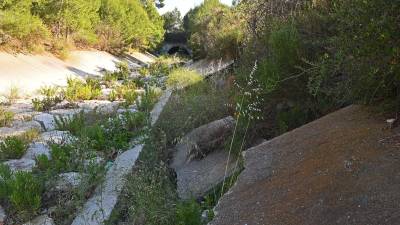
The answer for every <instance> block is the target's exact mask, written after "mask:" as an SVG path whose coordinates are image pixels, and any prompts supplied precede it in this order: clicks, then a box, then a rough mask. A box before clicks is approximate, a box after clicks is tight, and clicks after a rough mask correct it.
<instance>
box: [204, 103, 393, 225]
mask: <svg viewBox="0 0 400 225" xmlns="http://www.w3.org/2000/svg"><path fill="white" fill-rule="evenodd" d="M382 121H384V118H382V115H379V114H376V113H374V111H373V110H371V108H367V107H363V106H354V105H353V106H349V107H346V108H344V109H341V110H339V111H336V112H334V113H331V114H329V115H327V116H324V117H322V118H320V119H318V120H316V121H313V122H311V123H309V124H306V125H304V126H301V127H299V128H297V129H294V130H292V131H290V132H288V133H285V134H283V135H281V136H279V137H276V138H274V139H272V140H269V141H268V142H264V143H262V144H261V145H259V146H256V147H254V148H251V149H248V150H247V151H245V154H244V159H243V161H244V170H243V171H242V172H241V174H240V175H239V177H238V179H237V181H236V183H235V184H234V186H233V187H232V188H230V190H229V191H228V193H227V194H225V195H224V196H223V197H222V198H221V199H220V200H219V202H218V204H217V206H216V207H215V208H214V211H215V217H214V219H213V221H212V222H210V223H209V225H244V224H249V225H256V224H271V225H272V224H279V225H292V224H308V225H320V224H368V225H381V224H385V225H397V224H400V217H399V212H400V204H399V202H400V192H399V190H400V176H399V174H400V166H399V165H400V163H399V162H400V158H399V145H398V143H399V136H398V134H394V132H398V131H396V130H388V129H385V128H386V126H387V124H385V123H383V122H382ZM345 160H347V161H348V162H344V161H345ZM344 164H345V165H344Z"/></svg>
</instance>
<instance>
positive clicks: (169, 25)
mask: <svg viewBox="0 0 400 225" xmlns="http://www.w3.org/2000/svg"><path fill="white" fill-rule="evenodd" d="M163 17H164V29H165V30H166V31H167V32H176V31H183V20H182V17H181V12H179V10H178V9H177V8H175V9H174V10H172V11H170V12H167V13H165V14H164V15H163Z"/></svg>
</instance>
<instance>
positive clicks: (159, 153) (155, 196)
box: [106, 129, 177, 225]
mask: <svg viewBox="0 0 400 225" xmlns="http://www.w3.org/2000/svg"><path fill="white" fill-rule="evenodd" d="M164 137H165V134H164V133H163V132H161V131H160V130H159V129H154V130H152V131H151V133H150V137H149V139H147V140H146V144H145V146H144V149H143V151H142V152H141V154H140V156H139V159H138V161H137V165H136V168H135V170H134V171H133V172H132V173H131V174H129V175H128V177H127V183H126V186H125V188H124V190H123V192H122V194H121V198H120V201H119V203H118V205H117V207H116V209H115V210H114V211H113V215H112V216H111V219H110V220H109V221H108V223H106V224H117V223H118V222H117V221H125V222H126V223H128V224H133V223H135V224H136V223H140V224H148V225H158V224H165V225H173V224H175V223H174V222H175V212H174V209H175V207H174V205H175V203H176V200H177V196H176V194H175V184H174V182H173V181H172V176H171V174H170V170H169V169H168V166H167V164H166V162H165V159H166V158H165V154H166V149H165V138H164ZM133 206H134V207H133Z"/></svg>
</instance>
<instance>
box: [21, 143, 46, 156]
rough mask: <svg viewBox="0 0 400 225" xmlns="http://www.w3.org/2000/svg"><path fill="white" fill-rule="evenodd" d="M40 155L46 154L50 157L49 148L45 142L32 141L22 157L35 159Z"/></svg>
mask: <svg viewBox="0 0 400 225" xmlns="http://www.w3.org/2000/svg"><path fill="white" fill-rule="evenodd" d="M40 155H46V156H47V157H48V158H50V148H49V146H48V145H47V144H45V143H42V142H34V143H32V144H30V145H29V148H28V150H27V151H26V153H25V155H24V156H23V157H22V158H24V159H32V160H35V159H36V158H37V157H38V156H40Z"/></svg>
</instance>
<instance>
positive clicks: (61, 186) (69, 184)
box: [54, 172, 83, 192]
mask: <svg viewBox="0 0 400 225" xmlns="http://www.w3.org/2000/svg"><path fill="white" fill-rule="evenodd" d="M82 178H83V175H82V174H81V173H76V172H69V173H62V174H59V175H58V179H57V181H56V183H55V186H54V188H55V191H59V192H66V191H69V190H72V189H74V188H77V187H79V185H80V184H81V183H82Z"/></svg>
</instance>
